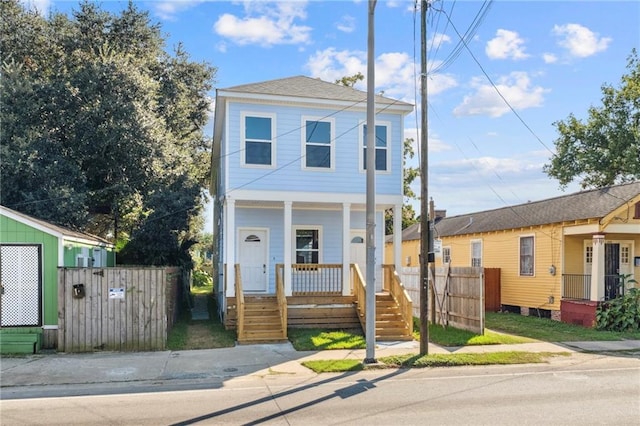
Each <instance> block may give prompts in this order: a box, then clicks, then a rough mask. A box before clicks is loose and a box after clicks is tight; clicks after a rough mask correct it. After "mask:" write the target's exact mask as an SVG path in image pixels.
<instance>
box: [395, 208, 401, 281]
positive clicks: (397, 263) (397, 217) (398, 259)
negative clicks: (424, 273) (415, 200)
mask: <svg viewBox="0 0 640 426" xmlns="http://www.w3.org/2000/svg"><path fill="white" fill-rule="evenodd" d="M393 264H394V265H395V268H396V272H397V273H398V274H400V272H402V265H403V262H402V204H396V205H395V206H394V207H393Z"/></svg>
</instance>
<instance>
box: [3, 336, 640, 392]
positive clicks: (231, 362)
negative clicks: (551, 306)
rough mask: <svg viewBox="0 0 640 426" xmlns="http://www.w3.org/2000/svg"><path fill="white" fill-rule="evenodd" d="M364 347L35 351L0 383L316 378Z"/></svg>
mask: <svg viewBox="0 0 640 426" xmlns="http://www.w3.org/2000/svg"><path fill="white" fill-rule="evenodd" d="M622 350H629V351H640V341H638V340H625V341H614V342H567V343H562V344H553V343H545V342H539V343H524V344H514V345H490V346H465V347H460V348H445V347H441V346H438V345H434V344H430V345H429V354H439V353H441V354H446V353H471V352H473V353H480V352H502V351H525V352H582V351H589V352H609V351H622ZM418 353H419V342H395V343H393V342H392V343H382V342H379V343H378V345H377V348H376V351H375V356H376V358H381V357H384V356H388V355H396V354H418ZM365 354H366V351H365V350H364V349H358V350H333V351H313V352H298V351H296V350H295V349H293V346H291V344H290V343H282V344H264V345H239V346H235V347H232V348H222V349H205V350H192V351H159V352H135V353H128V352H97V353H84V354H65V353H56V354H38V355H29V356H21V357H3V358H2V360H1V364H0V367H1V374H2V375H1V377H0V387H1V388H2V393H5V392H6V391H8V390H10V389H11V388H12V387H32V386H52V385H80V384H91V385H98V384H106V383H123V384H124V383H168V382H171V381H174V380H176V381H178V380H179V381H182V382H185V381H195V382H197V381H207V380H208V381H212V380H213V381H218V382H223V381H225V380H230V379H232V378H235V377H240V376H257V377H264V376H266V375H273V374H287V375H300V376H315V375H316V374H315V373H313V372H312V371H311V370H308V369H307V368H305V367H303V366H302V365H301V362H302V361H305V360H311V359H357V360H363V359H364V358H365Z"/></svg>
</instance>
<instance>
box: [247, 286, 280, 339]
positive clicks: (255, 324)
mask: <svg viewBox="0 0 640 426" xmlns="http://www.w3.org/2000/svg"><path fill="white" fill-rule="evenodd" d="M282 323H283V322H282V318H280V310H279V309H278V300H277V298H276V297H275V296H249V295H245V296H244V326H243V327H242V328H243V330H238V343H239V344H251V343H276V342H283V341H286V340H287V330H286V328H284V329H283V326H282Z"/></svg>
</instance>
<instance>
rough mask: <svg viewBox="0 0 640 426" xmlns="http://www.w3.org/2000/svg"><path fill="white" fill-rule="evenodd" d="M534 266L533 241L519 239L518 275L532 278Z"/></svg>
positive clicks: (530, 238) (527, 238)
mask: <svg viewBox="0 0 640 426" xmlns="http://www.w3.org/2000/svg"><path fill="white" fill-rule="evenodd" d="M533 266H534V239H533V236H530V237H520V275H524V276H533Z"/></svg>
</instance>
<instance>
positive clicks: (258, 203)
mask: <svg viewBox="0 0 640 426" xmlns="http://www.w3.org/2000/svg"><path fill="white" fill-rule="evenodd" d="M283 206H284V203H283V202H282V201H264V200H236V207H259V208H273V209H282V208H283ZM292 207H293V208H294V209H315V210H318V209H322V210H341V209H342V204H341V203H330V202H326V201H318V202H317V203H316V202H309V201H303V202H296V201H294V202H292ZM365 208H366V205H365V204H357V203H354V204H351V209H352V210H364V209H365Z"/></svg>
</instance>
